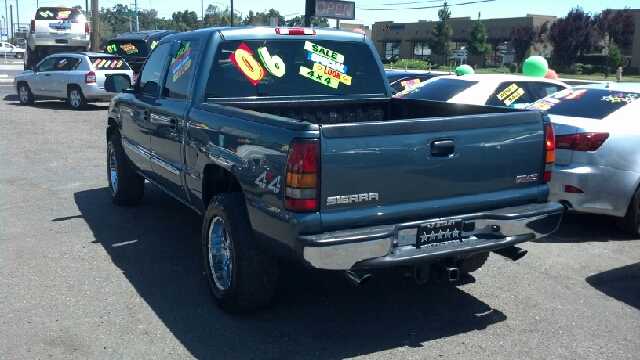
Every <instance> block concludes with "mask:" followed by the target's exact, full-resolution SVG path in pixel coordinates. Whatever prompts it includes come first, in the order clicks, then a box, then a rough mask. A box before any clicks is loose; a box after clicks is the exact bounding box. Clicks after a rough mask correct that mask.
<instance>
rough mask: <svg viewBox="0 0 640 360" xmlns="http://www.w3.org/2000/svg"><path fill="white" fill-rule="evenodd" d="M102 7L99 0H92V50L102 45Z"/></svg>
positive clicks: (96, 49)
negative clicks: (99, 5)
mask: <svg viewBox="0 0 640 360" xmlns="http://www.w3.org/2000/svg"><path fill="white" fill-rule="evenodd" d="M99 24H100V8H99V7H98V0H91V51H98V48H99V47H100V29H99V27H100V26H99Z"/></svg>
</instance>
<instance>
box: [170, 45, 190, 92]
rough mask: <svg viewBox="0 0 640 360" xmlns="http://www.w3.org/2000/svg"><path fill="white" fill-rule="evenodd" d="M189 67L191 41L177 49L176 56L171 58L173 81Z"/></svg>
mask: <svg viewBox="0 0 640 360" xmlns="http://www.w3.org/2000/svg"><path fill="white" fill-rule="evenodd" d="M190 67H191V43H190V42H188V43H186V44H184V45H182V47H181V48H180V50H178V53H177V54H176V56H175V57H174V58H173V59H171V73H172V74H173V82H176V80H178V78H179V77H180V76H182V75H183V74H184V73H185V72H186V71H187V70H189V68H190Z"/></svg>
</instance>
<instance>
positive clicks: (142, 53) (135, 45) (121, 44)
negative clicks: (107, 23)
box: [105, 40, 149, 57]
mask: <svg viewBox="0 0 640 360" xmlns="http://www.w3.org/2000/svg"><path fill="white" fill-rule="evenodd" d="M105 52H106V53H109V54H116V55H119V56H122V57H128V56H137V57H147V56H148V55H149V50H148V49H147V42H146V41H144V40H110V41H109V42H108V43H107V46H106V47H105Z"/></svg>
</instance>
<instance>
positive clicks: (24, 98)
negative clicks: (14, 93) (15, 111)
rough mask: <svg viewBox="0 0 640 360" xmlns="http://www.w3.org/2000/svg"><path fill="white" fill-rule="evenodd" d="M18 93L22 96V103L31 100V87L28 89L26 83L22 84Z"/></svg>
mask: <svg viewBox="0 0 640 360" xmlns="http://www.w3.org/2000/svg"><path fill="white" fill-rule="evenodd" d="M18 95H19V96H20V102H21V103H23V104H26V103H27V102H29V89H27V87H26V86H24V85H22V86H20V89H19V90H18Z"/></svg>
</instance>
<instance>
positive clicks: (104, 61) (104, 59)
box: [89, 56, 131, 70]
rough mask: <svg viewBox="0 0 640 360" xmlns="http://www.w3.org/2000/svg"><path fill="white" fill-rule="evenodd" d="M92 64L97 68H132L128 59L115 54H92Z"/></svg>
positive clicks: (90, 58)
mask: <svg viewBox="0 0 640 360" xmlns="http://www.w3.org/2000/svg"><path fill="white" fill-rule="evenodd" d="M89 61H90V62H91V66H92V67H93V68H94V69H96V70H131V68H130V67H129V65H128V64H127V62H126V61H124V60H122V59H121V58H119V57H113V56H90V57H89Z"/></svg>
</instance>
